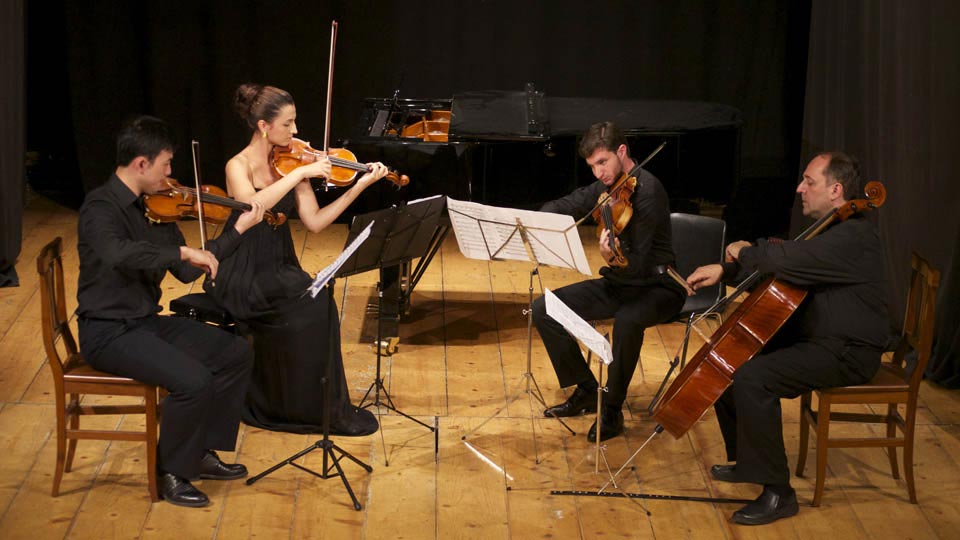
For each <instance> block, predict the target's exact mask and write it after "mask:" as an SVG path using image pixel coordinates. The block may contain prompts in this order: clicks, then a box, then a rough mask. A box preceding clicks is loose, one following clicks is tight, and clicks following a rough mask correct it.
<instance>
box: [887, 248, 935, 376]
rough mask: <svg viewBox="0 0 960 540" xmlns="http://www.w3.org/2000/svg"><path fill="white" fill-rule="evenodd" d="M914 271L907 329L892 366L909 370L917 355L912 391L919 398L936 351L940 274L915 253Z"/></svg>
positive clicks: (906, 314) (905, 316)
mask: <svg viewBox="0 0 960 540" xmlns="http://www.w3.org/2000/svg"><path fill="white" fill-rule="evenodd" d="M910 264H911V266H912V271H911V272H910V292H909V293H908V294H907V309H906V313H905V314H904V316H903V329H902V330H901V332H900V343H899V344H898V345H897V349H896V350H895V351H894V353H893V359H892V363H893V364H894V365H896V366H898V367H900V368H905V364H906V359H907V355H908V354H910V353H911V352H914V353H915V354H916V364H915V365H914V367H913V371H912V372H911V373H910V390H911V393H912V394H913V395H916V392H915V391H916V389H917V388H918V387H919V386H920V381H921V380H922V379H923V373H924V372H925V371H926V370H927V362H929V361H930V350H931V349H932V348H933V330H934V324H933V322H934V303H935V300H936V296H937V287H938V286H939V285H940V272H939V271H937V270H936V269H934V268H933V267H932V266H930V263H929V262H927V260H926V259H924V258H923V257H921V256H920V255H917V254H916V253H914V254H913V258H912V260H911V263H910Z"/></svg>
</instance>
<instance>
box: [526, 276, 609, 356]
mask: <svg viewBox="0 0 960 540" xmlns="http://www.w3.org/2000/svg"><path fill="white" fill-rule="evenodd" d="M543 297H544V300H545V302H546V304H547V315H549V316H551V317H553V320H555V321H557V322H558V323H560V325H561V326H563V328H564V329H565V330H566V331H567V332H569V333H570V335H571V336H573V337H575V338H577V339H579V340H580V342H581V343H583V344H584V345H586V346H587V348H588V349H590V350H591V351H593V352H594V353H595V354H596V355H597V356H599V357H600V359H601V360H603V363H604V364H606V365H608V366H609V365H610V363H611V362H613V350H612V349H611V348H610V342H609V341H607V340H606V338H604V337H603V336H602V335H600V332H597V331H596V329H594V327H592V326H590V323H588V322H587V321H585V320H583V319H581V318H580V316H579V315H577V314H576V313H574V312H573V310H572V309H570V308H569V307H567V305H566V304H564V303H563V301H562V300H560V299H559V298H557V295H555V294H553V291H551V290H550V289H546V290H545V291H544V293H543Z"/></svg>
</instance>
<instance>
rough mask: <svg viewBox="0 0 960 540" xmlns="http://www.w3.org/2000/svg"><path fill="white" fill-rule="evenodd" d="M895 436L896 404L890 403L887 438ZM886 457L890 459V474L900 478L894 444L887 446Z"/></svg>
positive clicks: (888, 407)
mask: <svg viewBox="0 0 960 540" xmlns="http://www.w3.org/2000/svg"><path fill="white" fill-rule="evenodd" d="M896 436H897V404H896V403H890V404H888V405H887V438H888V439H892V438H894V437H896ZM904 454H906V449H904ZM887 458H888V459H889V460H890V474H892V475H893V477H894V478H895V479H900V471H899V470H898V467H897V447H896V446H888V447H887ZM904 458H906V455H904ZM904 463H906V462H904ZM904 466H906V465H904Z"/></svg>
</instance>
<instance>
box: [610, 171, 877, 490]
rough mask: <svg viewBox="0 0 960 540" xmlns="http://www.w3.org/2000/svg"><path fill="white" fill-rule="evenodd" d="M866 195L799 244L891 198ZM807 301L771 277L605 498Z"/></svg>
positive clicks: (681, 382)
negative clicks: (640, 457)
mask: <svg viewBox="0 0 960 540" xmlns="http://www.w3.org/2000/svg"><path fill="white" fill-rule="evenodd" d="M864 193H865V195H866V196H867V198H866V199H854V200H850V201H847V202H846V203H844V204H843V205H842V206H840V207H838V208H835V209H834V210H833V211H832V212H829V213H827V214H826V215H825V216H823V217H822V218H820V219H818V220H817V221H816V222H815V223H814V224H813V225H811V226H810V227H809V228H807V230H805V231H803V232H802V233H801V234H800V235H799V236H798V237H797V238H796V240H798V241H800V240H809V239H811V238H813V237H815V236H817V235H818V234H820V233H821V232H823V231H824V230H825V229H826V228H827V227H828V226H829V225H830V224H832V223H834V222H836V221H845V220H847V219H848V218H850V217H851V216H853V215H854V214H858V213H860V212H863V211H866V210H871V209H876V208H879V207H880V206H882V205H883V203H884V201H886V197H887V193H886V190H885V189H884V187H883V184H881V183H880V182H868V183H867V185H866V188H865V189H864ZM760 277H761V274H760V272H754V273H753V274H751V275H750V276H749V277H748V278H747V279H745V280H744V281H743V282H742V283H741V284H740V285H739V286H738V287H737V288H736V290H734V291H733V292H732V293H730V294H729V295H727V296H726V297H724V298H722V299H720V300H718V301H717V302H716V303H715V304H714V305H713V306H711V307H710V308H709V309H708V310H707V311H706V312H704V313H703V314H701V315H700V316H699V317H698V318H697V319H696V320H695V321H694V323H693V324H696V323H697V322H699V321H700V320H702V319H703V318H704V317H707V316H710V315H712V314H714V313H716V312H718V311H720V310H722V308H723V306H725V305H726V304H727V303H729V302H730V301H731V300H733V299H735V298H737V297H739V296H740V295H741V294H742V293H743V292H744V291H746V290H747V289H749V288H750V287H752V286H753V285H755V284H756V283H757V282H758V281H759V280H760ZM806 296H807V290H806V289H804V288H803V287H800V286H797V285H793V284H791V283H789V282H787V281H784V280H780V279H777V278H775V277H769V278H767V279H766V281H764V282H763V283H762V284H761V285H760V286H758V287H757V288H756V289H754V291H753V292H751V293H750V295H749V296H747V298H746V299H745V300H744V301H743V302H742V303H741V304H740V306H739V307H738V308H737V310H736V311H735V312H734V313H733V315H731V316H730V318H728V319H727V320H726V321H725V322H724V323H723V324H721V325H720V328H718V329H717V331H716V332H714V333H713V334H712V335H711V336H710V338H709V339H707V340H706V342H705V343H704V344H703V346H702V347H701V348H700V350H698V351H697V354H696V355H694V356H693V358H691V359H690V361H689V362H688V363H687V365H686V366H685V367H684V368H683V370H681V371H680V373H679V374H678V375H677V378H676V379H674V381H673V383H672V384H671V385H670V387H669V388H668V389H667V391H666V393H664V395H663V397H662V398H661V400H660V401H659V402H658V403H657V406H656V408H655V409H654V410H653V414H652V417H653V419H654V420H656V422H657V425H656V427H654V430H653V433H652V434H651V435H650V436H649V437H648V438H647V440H646V441H645V442H644V443H643V444H641V445H640V447H639V448H637V450H636V451H635V452H634V453H633V454H632V455H631V456H630V457H629V458H627V460H626V461H625V462H624V464H623V465H622V466H621V467H620V468H619V469H618V470H617V472H616V473H614V474H613V475H612V477H611V479H610V480H609V481H608V482H607V483H606V484H604V485H603V486H602V487H601V488H600V493H602V492H603V491H604V490H605V489H606V488H607V486H608V485H610V484H611V483H614V482H615V479H616V478H617V476H619V475H620V473H621V472H622V471H623V470H624V469H625V468H626V467H627V465H629V464H630V463H631V462H632V461H633V460H634V458H636V457H637V455H638V454H639V453H640V452H641V451H642V450H643V449H644V447H646V445H647V444H648V443H649V442H650V441H651V440H653V438H654V437H655V436H657V435H658V434H660V433H663V431H664V430H666V431H668V432H669V433H670V434H671V435H673V436H674V438H677V439H679V438H680V437H682V436H683V435H684V434H685V433H686V432H687V431H688V430H689V429H690V428H691V427H693V425H694V424H695V423H696V422H697V420H699V419H700V417H701V416H703V415H704V414H705V413H706V412H707V409H709V408H710V406H712V405H713V404H714V403H715V402H716V401H717V400H718V399H720V396H721V395H722V394H723V392H724V391H726V389H727V388H728V387H729V386H730V385H731V384H732V383H733V374H734V372H735V371H736V370H737V369H738V368H739V367H740V366H742V365H743V364H745V363H746V362H747V361H749V360H750V359H751V358H753V357H754V356H755V355H756V354H757V353H759V352H760V351H761V350H762V349H763V347H764V346H765V345H766V344H767V343H768V342H769V340H770V339H771V338H772V337H773V336H774V335H775V334H776V333H777V332H778V331H779V330H780V328H781V327H782V326H783V325H784V323H786V322H787V319H789V318H790V316H791V315H793V313H794V312H795V311H796V310H797V308H798V307H799V306H800V304H801V303H802V302H803V300H804V298H806ZM614 485H615V484H614Z"/></svg>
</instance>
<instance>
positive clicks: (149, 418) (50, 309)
mask: <svg viewBox="0 0 960 540" xmlns="http://www.w3.org/2000/svg"><path fill="white" fill-rule="evenodd" d="M62 250H63V248H62V245H61V239H60V237H57V238H56V239H54V240H53V241H52V242H50V243H49V244H47V245H46V246H45V247H44V248H43V249H42V250H41V251H40V254H39V255H38V256H37V272H38V273H39V274H40V298H41V304H42V319H41V323H42V326H43V345H44V347H45V348H46V351H47V363H48V364H49V365H50V371H51V372H52V373H53V384H54V393H55V397H56V401H57V469H56V472H55V473H54V476H53V491H52V495H53V496H54V497H56V496H57V495H59V493H60V480H61V478H62V477H63V472H64V471H67V472H69V471H70V467H71V465H72V464H73V455H74V452H75V451H76V448H77V440H78V439H99V440H121V441H143V442H144V443H146V445H147V479H148V485H149V489H150V498H151V500H153V501H158V500H160V497H159V494H158V492H157V469H156V465H157V419H158V417H157V387H156V386H153V385H149V384H144V383H141V382H138V381H135V380H133V379H128V378H126V377H120V376H117V375H111V374H109V373H104V372H102V371H97V370H95V369H93V368H92V367H90V366H89V365H87V364H86V363H85V362H84V361H83V358H82V357H81V356H80V353H79V351H78V350H77V342H76V340H75V339H74V337H73V333H72V332H71V330H70V326H69V324H68V319H67V315H66V313H67V308H66V298H65V297H64V288H63V262H62V260H61V254H62ZM58 340H59V341H60V342H61V344H62V346H63V349H64V354H63V355H61V354H60V349H59V348H58V347H57V341H58ZM82 394H90V395H112V396H137V397H142V398H143V399H144V404H143V405H109V406H101V405H81V404H80V398H81V395H82ZM68 395H69V398H68ZM68 399H69V400H68ZM94 414H114V415H115V414H146V430H145V431H105V430H90V429H87V430H84V429H80V416H82V415H94ZM68 422H69V427H68ZM67 441H69V442H70V444H69V449H68V448H67V446H68V445H67Z"/></svg>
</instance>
